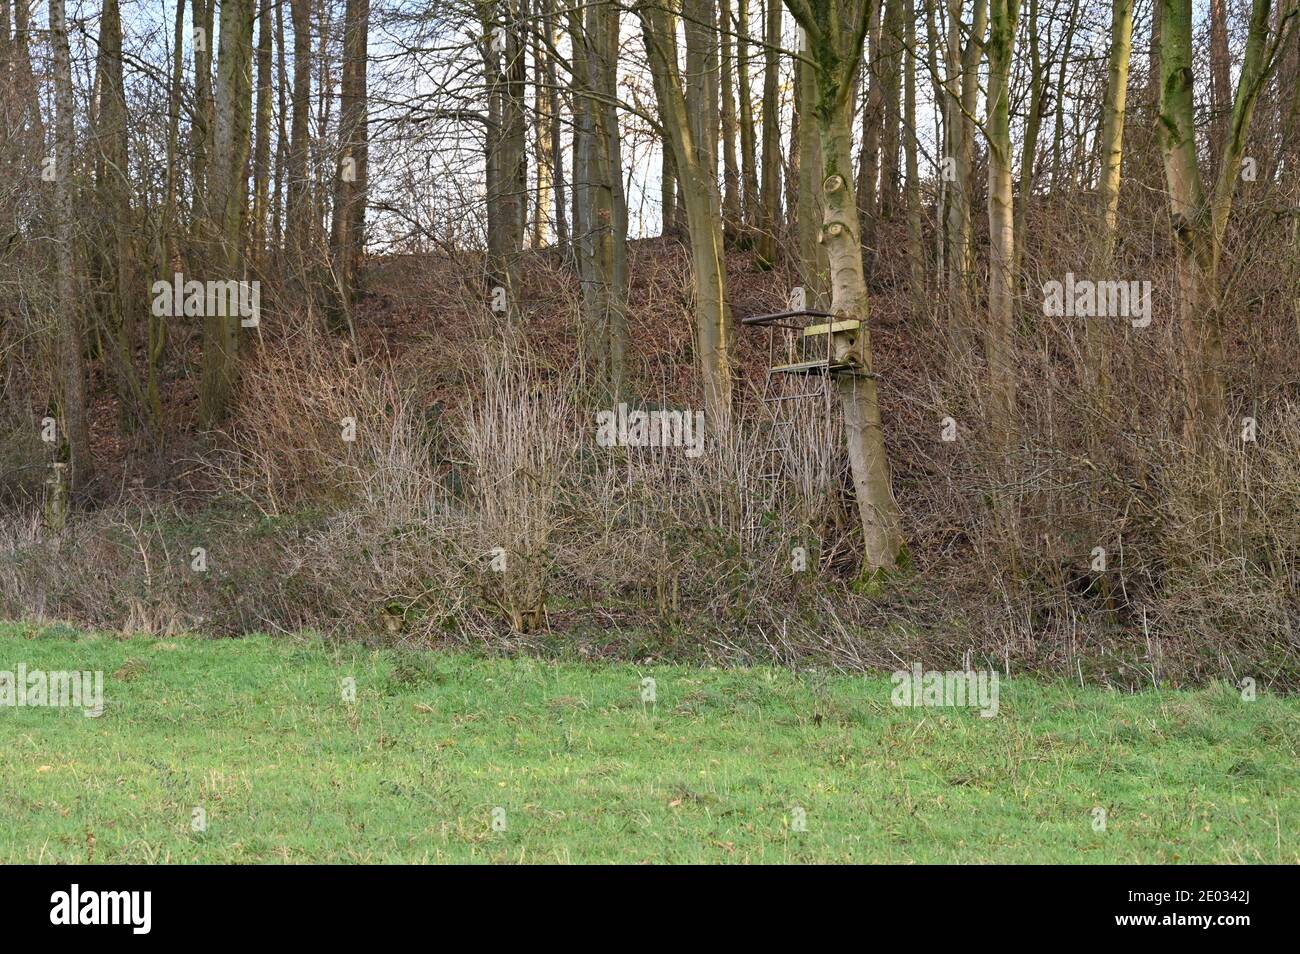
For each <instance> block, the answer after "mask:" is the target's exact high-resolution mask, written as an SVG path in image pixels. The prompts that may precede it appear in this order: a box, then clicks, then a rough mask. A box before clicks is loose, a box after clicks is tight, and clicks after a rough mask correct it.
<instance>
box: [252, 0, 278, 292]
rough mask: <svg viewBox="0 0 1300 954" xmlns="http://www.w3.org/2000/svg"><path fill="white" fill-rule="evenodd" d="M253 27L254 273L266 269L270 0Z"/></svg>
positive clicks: (265, 0)
mask: <svg viewBox="0 0 1300 954" xmlns="http://www.w3.org/2000/svg"><path fill="white" fill-rule="evenodd" d="M257 18H258V26H257V122H256V131H255V133H254V137H253V138H254V146H253V234H252V241H251V248H252V253H253V254H252V258H253V261H252V265H253V269H254V271H256V272H257V274H258V275H262V274H263V273H264V272H265V270H266V248H267V209H268V207H269V205H270V198H271V197H270V194H269V190H270V182H271V91H272V87H273V85H274V83H273V80H272V76H271V37H272V34H273V31H274V29H275V25H274V23H272V0H260V6H259V10H258V15H257Z"/></svg>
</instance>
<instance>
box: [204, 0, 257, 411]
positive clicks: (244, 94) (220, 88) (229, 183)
mask: <svg viewBox="0 0 1300 954" xmlns="http://www.w3.org/2000/svg"><path fill="white" fill-rule="evenodd" d="M255 13H256V8H255V5H254V0H223V3H222V5H221V50H220V53H219V56H218V61H217V89H216V96H215V108H216V116H217V126H216V130H215V135H214V136H213V156H212V168H211V172H210V176H209V179H208V184H209V197H208V203H209V204H208V209H209V211H210V213H211V214H212V219H213V221H212V226H213V228H212V234H213V235H214V236H215V238H216V245H217V249H216V251H217V255H216V257H215V260H214V261H213V262H212V265H211V268H210V270H209V274H212V273H213V272H215V273H216V276H217V278H218V280H220V281H239V280H242V279H243V278H244V257H243V238H244V219H245V211H246V198H247V178H246V175H245V167H246V165H247V163H248V149H249V134H250V132H251V128H250V127H251V126H252V109H253V100H252V95H253V72H252V70H253V19H254V15H255ZM239 326H240V316H239V314H238V313H236V314H233V315H225V316H220V315H207V316H206V317H205V319H204V326H203V328H204V335H203V356H204V364H203V381H202V384H201V386H200V394H199V399H200V415H201V417H202V420H203V423H204V424H205V425H206V426H208V427H212V426H215V425H216V424H218V423H220V422H221V421H222V419H223V418H224V417H225V415H226V412H227V410H228V409H229V405H230V399H231V395H232V393H233V391H234V385H235V379H236V376H237V374H238V370H239V366H238V360H239Z"/></svg>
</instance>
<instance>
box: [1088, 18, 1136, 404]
mask: <svg viewBox="0 0 1300 954" xmlns="http://www.w3.org/2000/svg"><path fill="white" fill-rule="evenodd" d="M1110 35H1111V47H1110V58H1109V65H1108V67H1107V76H1106V99H1105V101H1104V103H1103V106H1102V109H1103V120H1102V133H1101V179H1100V182H1099V184H1098V185H1099V192H1100V200H1101V250H1100V255H1099V256H1098V263H1099V267H1100V274H1099V277H1101V278H1104V279H1106V280H1113V279H1114V278H1115V276H1113V275H1111V274H1110V273H1111V269H1112V267H1113V264H1114V259H1115V246H1116V242H1117V240H1118V238H1119V189H1120V169H1121V167H1122V165H1123V159H1124V113H1125V106H1126V102H1127V99H1128V65H1129V57H1130V55H1131V53H1132V46H1133V0H1112V3H1111V24H1110ZM1086 329H1087V331H1086V334H1087V343H1088V348H1087V369H1086V370H1087V382H1086V383H1087V387H1088V392H1089V394H1091V395H1092V396H1093V400H1094V403H1095V404H1096V406H1097V407H1098V409H1099V410H1101V411H1103V412H1104V409H1105V407H1106V405H1107V403H1108V398H1107V390H1108V374H1107V367H1106V365H1107V360H1106V352H1105V340H1104V336H1103V335H1102V329H1101V327H1100V325H1099V324H1098V322H1097V321H1096V320H1095V319H1089V320H1088V322H1087V326H1086Z"/></svg>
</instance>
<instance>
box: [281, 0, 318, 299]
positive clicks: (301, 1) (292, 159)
mask: <svg viewBox="0 0 1300 954" xmlns="http://www.w3.org/2000/svg"><path fill="white" fill-rule="evenodd" d="M289 15H290V17H291V18H292V20H293V104H292V109H293V119H292V127H291V129H290V131H289V156H288V163H287V168H286V172H285V175H286V178H287V179H288V183H287V196H286V200H285V219H286V220H287V226H286V241H285V244H286V245H288V259H289V263H290V271H291V274H292V277H293V280H294V283H295V284H296V285H297V287H298V288H299V289H300V290H301V289H305V288H306V285H307V265H308V260H309V256H310V255H311V247H312V231H313V228H312V209H311V205H312V203H311V192H310V189H309V187H310V183H309V181H308V178H307V162H308V158H309V156H310V151H311V126H310V123H311V0H289Z"/></svg>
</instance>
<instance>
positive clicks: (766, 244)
mask: <svg viewBox="0 0 1300 954" xmlns="http://www.w3.org/2000/svg"><path fill="white" fill-rule="evenodd" d="M766 2H767V39H766V45H765V46H764V48H763V62H764V68H763V204H762V208H761V210H760V215H759V221H758V229H759V234H758V257H759V259H760V261H762V262H764V263H766V264H769V265H770V264H772V263H773V262H775V261H776V229H777V220H778V219H779V217H780V214H781V212H780V206H781V158H780V157H781V125H780V118H781V113H780V106H781V101H780V97H779V92H778V80H779V78H780V76H779V70H780V60H779V59H778V56H777V54H778V51H779V49H780V46H781V4H780V2H779V0H766Z"/></svg>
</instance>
